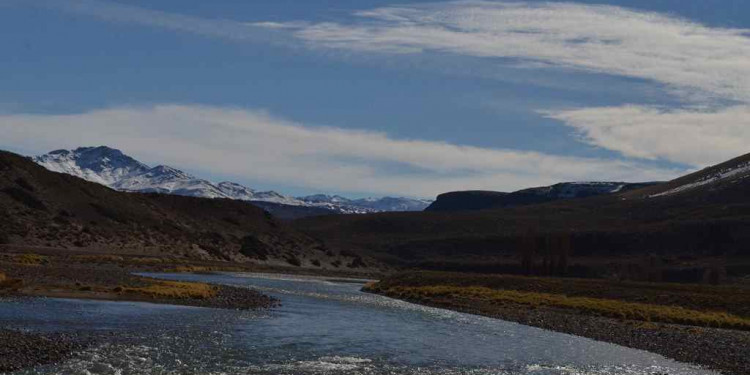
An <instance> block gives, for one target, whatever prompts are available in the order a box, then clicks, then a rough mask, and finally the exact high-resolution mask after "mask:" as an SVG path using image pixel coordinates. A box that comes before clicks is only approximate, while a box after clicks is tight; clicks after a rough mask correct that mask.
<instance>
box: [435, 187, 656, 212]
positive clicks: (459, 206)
mask: <svg viewBox="0 0 750 375" xmlns="http://www.w3.org/2000/svg"><path fill="white" fill-rule="evenodd" d="M657 184H659V183H658V182H644V183H626V182H563V183H559V184H555V185H552V186H543V187H535V188H529V189H524V190H519V191H516V192H512V193H502V192H496V191H455V192H450V193H445V194H441V195H439V196H438V197H437V199H436V200H435V202H433V203H432V204H431V205H430V206H429V207H427V209H426V210H427V211H465V210H483V209H491V208H505V207H517V206H525V205H530V204H538V203H545V202H552V201H556V200H562V199H574V198H586V197H593V196H597V195H607V194H615V193H622V192H626V191H630V190H634V189H640V188H644V187H648V186H652V185H657Z"/></svg>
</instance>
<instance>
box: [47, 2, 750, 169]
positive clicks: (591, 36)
mask: <svg viewBox="0 0 750 375" xmlns="http://www.w3.org/2000/svg"><path fill="white" fill-rule="evenodd" d="M45 3H46V4H47V5H49V6H54V7H57V8H62V9H65V10H67V11H73V12H78V13H82V14H88V15H91V16H95V17H99V18H103V19H110V20H117V21H125V22H136V23H141V24H146V25H151V26H156V27H162V28H166V29H171V30H175V31H183V32H192V33H196V34H201V35H207V36H212V37H219V38H228V39H233V40H259V41H264V42H271V40H272V39H271V38H266V37H265V36H259V35H262V34H259V31H260V30H264V29H265V30H268V31H269V32H272V33H274V35H285V34H286V35H291V36H293V37H294V38H296V39H297V40H298V41H301V42H303V43H306V44H307V45H308V46H310V47H311V48H314V49H323V50H346V51H354V52H358V51H359V52H368V53H370V52H377V53H384V54H398V55H404V54H406V55H409V54H418V53H424V52H437V53H443V54H455V55H462V56H470V57H475V58H477V60H478V61H484V62H486V63H487V65H488V66H497V65H500V64H503V65H506V66H518V65H519V64H522V65H525V66H527V67H529V69H549V68H563V69H572V70H576V71H583V72H590V73H605V74H611V75H616V76H625V77H632V78H637V79H643V80H645V81H647V82H655V83H658V84H659V85H660V86H663V87H664V88H666V89H667V92H668V93H669V94H672V95H676V96H677V97H678V98H680V99H682V100H683V101H684V102H685V103H686V104H685V107H683V108H679V107H672V108H666V109H656V108H652V107H646V106H642V105H640V106H639V105H624V106H620V107H606V108H585V107H584V108H572V109H567V110H557V111H549V110H548V111H540V112H542V113H545V114H546V115H547V116H548V117H550V118H554V119H558V120H560V121H563V123H564V124H565V125H567V126H570V127H572V128H574V129H576V130H578V131H579V132H580V133H581V135H582V136H583V139H585V140H586V141H587V142H589V143H591V144H594V145H598V146H600V147H603V148H607V149H610V150H614V151H617V152H620V153H622V154H623V155H626V156H630V157H639V158H648V159H665V160H669V161H672V162H679V163H686V164H690V165H693V166H702V165H706V164H709V163H715V162H720V161H722V160H724V159H726V158H728V157H732V156H736V155H737V154H741V153H744V152H747V151H748V150H746V149H743V147H742V145H743V144H750V134H749V133H748V131H747V130H745V129H747V128H748V126H747V124H748V120H747V108H748V107H750V63H749V61H750V30H748V29H730V28H719V27H709V26H705V25H702V24H699V23H697V22H693V21H690V20H686V19H681V18H678V17H675V16H672V15H667V14H659V13H653V12H644V11H639V10H633V9H626V8H622V7H617V6H608V5H582V4H576V3H552V2H550V3H542V2H502V1H496V2H491V1H454V2H443V3H433V4H427V5H404V6H398V7H395V6H391V7H382V8H376V9H370V10H363V11H360V12H358V13H356V14H354V16H353V17H352V19H350V20H348V21H346V22H324V23H311V22H305V21H301V22H300V21H290V22H269V21H261V22H251V23H243V22H237V21H231V20H209V19H202V18H198V17H190V16H184V15H175V14H169V13H165V12H159V11H154V10H146V9H142V8H136V7H132V6H127V5H121V4H115V3H109V2H101V1H95V0H69V1H52V0H50V1H47V2H45ZM435 58H439V57H438V56H435ZM727 103H729V104H727ZM585 105H586V103H582V107H583V106H585ZM699 106H702V107H703V109H700V110H698V109H694V108H696V107H699ZM425 158H427V157H425Z"/></svg>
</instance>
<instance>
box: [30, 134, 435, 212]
mask: <svg viewBox="0 0 750 375" xmlns="http://www.w3.org/2000/svg"><path fill="white" fill-rule="evenodd" d="M32 160H34V161H35V162H36V163H38V164H40V165H42V166H44V167H46V168H47V169H49V170H52V171H55V172H61V173H67V174H71V175H74V176H77V177H81V178H83V179H85V180H89V181H92V182H97V183H100V184H103V185H106V186H109V187H111V188H113V189H117V190H123V191H132V192H144V193H162V194H176V195H188V196H194V197H203V198H228V199H237V200H244V201H250V202H270V203H275V204H281V205H287V206H306V207H321V208H325V209H328V210H330V211H333V212H338V213H367V212H378V211H421V210H423V209H424V208H425V207H427V205H428V203H429V202H427V203H426V202H425V201H421V200H415V199H409V198H391V197H388V198H367V199H359V200H352V199H348V198H345V197H342V196H340V195H327V194H316V195H310V196H308V197H302V198H294V197H290V196H286V195H283V194H280V193H278V192H275V191H256V190H254V189H251V188H248V187H246V186H243V185H240V184H238V183H236V182H231V181H223V182H220V183H218V184H214V183H212V182H210V181H207V180H203V179H200V178H197V177H194V176H192V175H190V174H188V173H186V172H183V171H181V170H179V169H176V168H173V167H170V166H167V165H157V166H156V167H153V168H150V167H149V166H147V165H146V164H143V163H141V162H139V161H138V160H135V159H133V158H132V157H130V156H128V155H126V154H124V153H123V152H122V151H120V150H118V149H115V148H111V147H108V146H93V147H78V148H76V149H74V150H55V151H51V152H49V153H47V154H44V155H40V156H35V157H33V158H32Z"/></svg>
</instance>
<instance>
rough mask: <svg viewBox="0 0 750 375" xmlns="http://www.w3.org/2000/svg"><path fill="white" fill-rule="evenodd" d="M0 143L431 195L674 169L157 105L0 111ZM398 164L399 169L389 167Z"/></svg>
mask: <svg viewBox="0 0 750 375" xmlns="http://www.w3.org/2000/svg"><path fill="white" fill-rule="evenodd" d="M0 133H2V134H3V138H2V140H1V142H2V143H3V144H5V145H6V146H8V145H12V146H13V147H14V148H21V149H30V150H37V151H38V152H46V151H49V150H51V149H55V148H63V147H77V146H81V145H99V144H106V145H110V146H113V147H117V148H121V149H123V150H124V151H125V152H126V153H130V154H132V155H134V156H136V157H137V158H141V159H143V160H146V161H156V162H163V163H166V164H171V165H174V166H177V167H182V168H190V169H194V170H204V171H210V172H211V173H212V174H220V175H226V176H240V177H239V178H240V179H242V178H247V179H258V180H264V181H269V182H276V183H280V184H285V185H296V186H301V187H307V188H314V189H320V190H337V191H351V192H368V193H377V194H404V195H412V196H422V197H433V196H435V195H436V194H438V193H442V192H445V191H450V190H461V189H466V188H475V189H494V190H514V189H518V188H523V187H528V186H538V185H544V184H549V183H554V182H559V181H566V180H628V181H638V180H656V179H664V178H669V177H674V176H675V175H677V174H678V173H679V172H680V171H675V170H667V169H660V168H650V167H646V166H644V165H642V164H639V163H633V162H627V161H622V160H604V159H593V158H577V157H566V156H557V155H547V154H542V153H537V152H528V151H517V150H508V149H490V148H479V147H470V146H461V145H454V144H449V143H442V142H433V141H425V140H403V139H393V138H391V137H388V136H387V135H385V134H381V133H374V132H369V131H356V130H344V129H339V128H332V127H310V126H304V125H301V124H297V123H293V122H289V121H285V120H283V119H279V118H276V117H273V116H271V115H269V114H267V113H266V112H264V111H256V110H240V109H229V108H221V107H206V106H184V105H159V106H154V107H147V108H143V107H140V108H135V107H128V108H113V109H103V110H96V111H91V112H86V113H80V114H71V115H38V114H14V115H0ZM394 166H397V168H394Z"/></svg>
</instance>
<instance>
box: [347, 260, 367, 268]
mask: <svg viewBox="0 0 750 375" xmlns="http://www.w3.org/2000/svg"><path fill="white" fill-rule="evenodd" d="M347 267H349V268H359V267H367V264H365V262H364V261H363V260H362V258H361V257H356V258H354V260H352V262H351V263H349V264H348V265H347Z"/></svg>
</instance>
